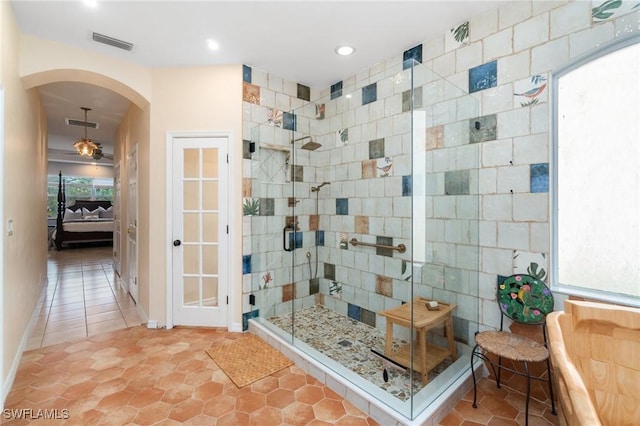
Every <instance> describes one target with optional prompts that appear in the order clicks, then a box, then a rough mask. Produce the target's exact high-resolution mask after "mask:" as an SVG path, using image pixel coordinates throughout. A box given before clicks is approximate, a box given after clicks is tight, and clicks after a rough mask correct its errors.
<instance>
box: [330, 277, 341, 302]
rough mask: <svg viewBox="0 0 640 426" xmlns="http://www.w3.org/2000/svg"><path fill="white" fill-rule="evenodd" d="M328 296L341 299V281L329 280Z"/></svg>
mask: <svg viewBox="0 0 640 426" xmlns="http://www.w3.org/2000/svg"><path fill="white" fill-rule="evenodd" d="M329 296H334V297H337V298H339V299H342V283H339V282H338V281H331V284H329Z"/></svg>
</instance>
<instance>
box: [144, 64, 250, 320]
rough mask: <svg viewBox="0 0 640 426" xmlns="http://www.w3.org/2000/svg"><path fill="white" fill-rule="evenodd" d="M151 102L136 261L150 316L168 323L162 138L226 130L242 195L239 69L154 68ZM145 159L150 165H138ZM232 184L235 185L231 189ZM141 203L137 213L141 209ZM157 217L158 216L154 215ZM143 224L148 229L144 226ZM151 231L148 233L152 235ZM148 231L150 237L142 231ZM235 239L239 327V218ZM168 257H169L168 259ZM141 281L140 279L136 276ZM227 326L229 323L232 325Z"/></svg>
mask: <svg viewBox="0 0 640 426" xmlns="http://www.w3.org/2000/svg"><path fill="white" fill-rule="evenodd" d="M152 88H153V104H152V114H151V140H150V144H149V146H143V147H141V149H140V158H141V165H140V168H141V169H142V168H143V167H149V172H150V173H149V175H148V181H145V182H142V181H141V182H140V193H141V194H146V197H147V198H148V199H147V200H145V201H144V203H146V204H147V205H146V206H145V207H144V208H145V209H148V212H152V213H153V214H149V216H148V217H149V223H148V228H149V231H147V230H143V229H141V233H142V232H144V233H145V237H148V241H149V244H148V245H147V247H146V249H148V253H147V252H146V250H145V251H144V252H143V248H142V247H140V251H141V252H140V260H141V261H142V260H143V259H144V260H145V261H147V262H150V261H151V260H153V261H152V262H151V263H152V264H153V265H154V267H152V268H149V269H148V272H149V277H148V278H147V277H145V279H148V282H149V283H152V286H153V287H152V288H151V291H150V311H149V318H151V319H157V320H158V321H159V323H160V324H164V323H165V321H166V308H165V306H166V285H167V277H166V276H165V275H166V273H165V270H166V266H165V264H164V262H163V263H162V264H160V263H159V262H157V259H166V251H167V247H168V246H169V244H171V241H167V238H166V231H165V229H166V228H167V227H168V226H170V224H168V223H166V216H165V215H164V212H165V211H166V181H165V180H166V173H167V172H168V170H167V166H166V137H167V133H169V132H205V131H230V132H232V134H233V140H232V141H231V146H230V147H229V151H230V153H231V158H232V160H233V165H232V167H233V171H234V175H233V176H231V177H230V180H231V181H232V188H231V191H234V192H235V193H237V194H238V197H239V194H240V191H241V182H242V65H228V66H216V67H201V68H172V69H155V70H153V86H152ZM143 161H148V164H144V165H143V164H142V162H143ZM233 185H235V187H234V186H233ZM239 200H240V198H238V201H237V202H232V203H231V206H230V208H231V212H230V217H232V218H242V211H241V202H240V201H239ZM142 206H143V200H142V199H140V207H141V210H140V213H142V209H143V207H142ZM158 213H160V214H158ZM141 225H146V224H142V223H141ZM151 231H152V232H151ZM147 232H150V234H149V235H147V234H146V233H147ZM230 235H231V238H232V240H233V243H232V244H233V245H232V250H233V252H232V253H230V258H231V265H230V268H231V270H230V271H229V273H230V279H231V286H232V287H231V288H230V293H231V294H232V295H233V296H232V297H231V298H232V300H234V301H235V306H234V307H233V309H234V313H235V315H234V317H233V318H232V322H233V323H236V324H238V323H240V324H241V323H242V306H241V293H242V266H241V265H242V263H241V262H242V251H241V250H242V247H241V246H242V220H241V219H238V220H236V221H235V223H234V224H233V228H232V229H231V230H230ZM168 260H170V259H167V261H168ZM140 278H141V279H142V278H143V277H142V275H140ZM230 326H231V324H230Z"/></svg>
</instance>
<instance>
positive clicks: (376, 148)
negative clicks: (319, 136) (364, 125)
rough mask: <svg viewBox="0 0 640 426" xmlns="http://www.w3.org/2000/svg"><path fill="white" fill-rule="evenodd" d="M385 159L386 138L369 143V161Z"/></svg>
mask: <svg viewBox="0 0 640 426" xmlns="http://www.w3.org/2000/svg"><path fill="white" fill-rule="evenodd" d="M382 157H384V138H381V139H374V140H372V141H369V159H370V160H372V159H374V158H382Z"/></svg>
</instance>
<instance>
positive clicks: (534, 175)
mask: <svg viewBox="0 0 640 426" xmlns="http://www.w3.org/2000/svg"><path fill="white" fill-rule="evenodd" d="M530 190H531V192H549V163H538V164H532V165H531V189H530Z"/></svg>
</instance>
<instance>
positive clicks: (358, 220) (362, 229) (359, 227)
mask: <svg viewBox="0 0 640 426" xmlns="http://www.w3.org/2000/svg"><path fill="white" fill-rule="evenodd" d="M355 228H356V234H368V233H369V216H356V217H355Z"/></svg>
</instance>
